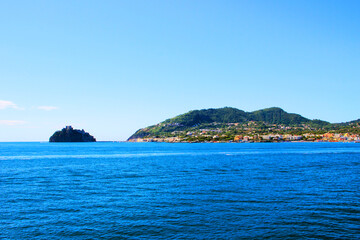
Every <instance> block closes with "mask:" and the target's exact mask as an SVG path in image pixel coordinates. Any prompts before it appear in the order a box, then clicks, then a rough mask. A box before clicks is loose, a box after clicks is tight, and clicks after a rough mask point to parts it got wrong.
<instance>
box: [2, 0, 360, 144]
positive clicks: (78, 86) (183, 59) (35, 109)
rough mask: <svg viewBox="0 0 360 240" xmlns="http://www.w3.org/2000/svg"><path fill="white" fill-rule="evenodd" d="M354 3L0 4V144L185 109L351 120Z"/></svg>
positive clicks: (143, 121) (358, 111) (135, 122)
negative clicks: (269, 110) (275, 111)
mask: <svg viewBox="0 0 360 240" xmlns="http://www.w3.org/2000/svg"><path fill="white" fill-rule="evenodd" d="M359 9H360V3H359V1H331V0H330V1H310V0H309V1H253V0H252V1H240V0H236V1H230V0H229V1H209V0H207V1H155V0H154V1H136V0H135V1H133V0H132V1H36V0H34V1H16V0H14V1H1V2H0V34H1V37H0V83H1V87H0V141H46V140H48V138H49V136H50V135H51V134H52V133H53V132H54V131H55V130H58V129H61V128H62V127H64V126H65V125H73V126H74V127H75V128H84V129H85V130H87V131H89V132H90V133H91V134H93V135H94V136H95V137H96V138H97V139H98V140H125V139H127V137H129V136H130V135H131V134H132V133H133V132H134V131H136V130H137V129H139V128H142V127H145V126H148V125H152V124H156V123H158V122H160V121H162V120H165V119H167V118H170V117H173V116H175V115H178V114H181V113H184V112H187V111H189V110H193V109H202V108H217V107H224V106H231V107H236V108H239V109H242V110H245V111H254V110H258V109H261V108H266V107H273V106H278V107H281V108H283V109H284V110H286V111H288V112H295V113H299V114H301V115H303V116H305V117H308V118H311V119H314V118H317V119H323V120H327V121H330V122H342V121H349V120H354V119H358V118H360V105H359V104H358V103H359V102H360V94H359V89H360V67H359V66H360V28H359V23H360V14H358V13H359Z"/></svg>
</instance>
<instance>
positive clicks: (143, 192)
mask: <svg viewBox="0 0 360 240" xmlns="http://www.w3.org/2000/svg"><path fill="white" fill-rule="evenodd" d="M0 239H360V144H359V143H195V144H190V143H189V144H187V143H174V144H171V143H126V142H97V143H40V142H39V143H34V142H33V143H0Z"/></svg>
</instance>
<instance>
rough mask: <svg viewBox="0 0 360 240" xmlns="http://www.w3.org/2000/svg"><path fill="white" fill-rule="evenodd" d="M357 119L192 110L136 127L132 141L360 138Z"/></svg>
mask: <svg viewBox="0 0 360 240" xmlns="http://www.w3.org/2000/svg"><path fill="white" fill-rule="evenodd" d="M359 134H360V119H358V120H355V121H351V122H346V123H329V122H326V121H322V120H318V119H315V120H311V119H308V118H305V117H303V116H301V115H299V114H295V113H288V112H286V111H284V110H283V109H281V108H278V107H273V108H266V109H261V110H258V111H254V112H245V111H242V110H239V109H236V108H231V107H225V108H218V109H212V108H211V109H203V110H194V111H190V112H188V113H185V114H182V115H179V116H176V117H174V118H170V119H167V120H165V121H163V122H161V123H158V124H156V125H153V126H149V127H146V128H142V129H140V130H138V131H136V132H135V133H134V134H133V135H132V136H131V137H130V138H129V139H128V141H131V142H282V141H355V142H358V141H360V138H359Z"/></svg>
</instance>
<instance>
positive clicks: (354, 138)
mask: <svg viewBox="0 0 360 240" xmlns="http://www.w3.org/2000/svg"><path fill="white" fill-rule="evenodd" d="M187 136H192V134H188V135H187ZM194 137H195V139H196V138H197V136H194ZM207 137H208V139H207V140H206V141H203V142H297V141H305V142H360V136H359V135H356V134H350V133H344V134H341V133H325V134H311V133H307V134H303V135H291V134H284V135H280V134H267V135H253V136H248V135H236V136H235V137H234V138H233V140H224V138H227V139H228V136H226V135H212V136H210V135H209V136H207ZM129 141H131V142H169V143H176V142H198V141H196V140H194V138H192V139H191V140H189V139H187V138H186V137H185V138H182V137H163V138H162V137H147V138H136V139H131V140H129Z"/></svg>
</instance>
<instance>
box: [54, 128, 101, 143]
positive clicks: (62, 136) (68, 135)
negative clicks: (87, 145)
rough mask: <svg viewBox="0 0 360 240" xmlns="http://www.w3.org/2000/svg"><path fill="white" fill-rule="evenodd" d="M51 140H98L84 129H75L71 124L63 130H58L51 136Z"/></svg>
mask: <svg viewBox="0 0 360 240" xmlns="http://www.w3.org/2000/svg"><path fill="white" fill-rule="evenodd" d="M49 142H96V139H95V138H94V137H93V136H91V135H90V134H89V133H87V132H85V131H84V129H83V130H79V129H73V128H72V127H71V126H66V128H63V129H62V130H61V131H56V132H55V133H54V134H53V135H52V136H51V137H50V139H49Z"/></svg>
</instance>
